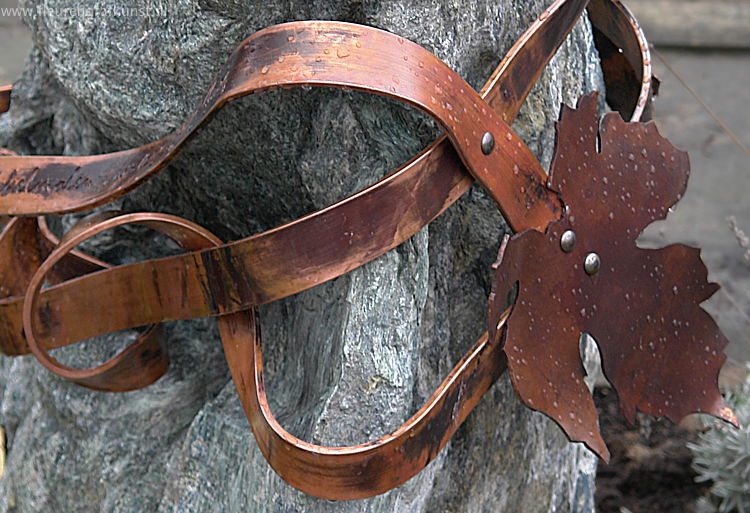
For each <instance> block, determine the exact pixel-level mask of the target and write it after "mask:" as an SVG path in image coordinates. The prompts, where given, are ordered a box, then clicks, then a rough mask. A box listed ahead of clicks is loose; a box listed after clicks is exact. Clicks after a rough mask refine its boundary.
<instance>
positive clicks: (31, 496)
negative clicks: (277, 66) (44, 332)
mask: <svg viewBox="0 0 750 513" xmlns="http://www.w3.org/2000/svg"><path fill="white" fill-rule="evenodd" d="M41 4H42V2H41V1H40V0H30V1H27V2H25V5H26V6H28V7H36V6H37V5H41ZM45 4H46V5H47V8H48V9H47V10H46V11H40V12H39V14H38V15H37V16H35V17H33V18H31V19H28V20H26V21H27V23H28V24H29V26H30V27H31V29H32V32H33V38H34V42H35V47H34V49H33V51H32V53H31V55H30V57H29V60H28V62H27V65H26V70H25V72H24V74H23V76H22V78H21V79H20V80H19V81H18V82H17V83H16V88H17V90H16V91H15V93H14V94H15V96H14V106H13V109H12V111H11V112H10V115H8V116H5V117H4V118H2V120H0V145H7V146H9V147H11V148H14V149H16V150H18V151H21V152H25V153H65V154H71V155H73V154H89V153H96V152H102V151H112V150H116V149H123V148H129V147H132V146H134V145H140V144H143V143H146V142H149V141H152V140H155V139H156V138H158V137H160V136H162V135H164V134H166V133H167V132H169V131H171V130H173V129H174V128H175V127H177V126H178V125H179V124H180V123H181V121H182V120H183V119H185V118H186V116H187V115H188V113H189V112H190V111H191V110H192V108H193V106H194V105H195V104H196V103H197V102H198V101H199V100H200V98H201V96H202V94H203V92H204V91H205V89H206V87H207V85H208V83H209V82H210V80H211V78H212V76H213V75H214V73H215V72H216V71H217V70H218V69H219V67H220V66H221V65H222V63H223V62H224V60H225V59H226V57H227V56H228V55H229V54H230V52H231V51H232V50H233V49H234V48H235V46H236V45H237V44H239V43H240V41H242V40H243V39H244V38H245V37H247V36H248V35H250V34H252V33H253V32H254V31H256V30H259V29H261V28H263V27H266V26H268V25H272V24H275V23H279V22H284V21H291V20H302V19H316V18H317V19H341V20H346V21H352V22H357V23H365V24H369V25H373V26H377V27H380V28H383V29H386V30H389V31H392V32H395V33H397V34H400V35H402V36H404V37H406V38H409V39H411V40H413V41H416V42H418V43H420V44H422V45H424V46H426V47H427V48H428V49H430V50H431V51H433V52H434V53H435V54H436V55H437V56H438V57H440V58H441V59H443V60H445V61H446V62H447V63H448V64H449V65H450V66H451V67H453V68H454V69H456V70H457V71H458V73H459V74H461V75H462V76H463V77H464V78H465V79H467V80H468V81H469V82H470V83H471V85H472V86H474V87H476V88H478V87H480V86H481V84H482V83H483V82H484V80H485V79H486V77H488V76H489V74H490V73H491V71H492V70H493V69H494V67H495V66H496V65H497V64H498V62H499V60H500V57H501V56H502V55H503V54H504V53H505V52H506V51H507V50H508V49H509V48H510V46H511V44H512V43H513V42H514V41H515V40H516V38H517V37H518V36H519V35H520V34H521V33H522V32H523V30H524V29H525V28H526V27H527V26H528V24H530V23H531V22H532V21H533V20H534V18H535V17H536V16H537V15H538V14H539V13H540V12H541V10H542V9H543V8H544V7H545V4H546V0H534V1H528V2H523V5H521V3H519V2H514V1H511V0H499V1H494V2H488V1H480V2H476V1H473V0H453V1H444V2H440V3H438V2H431V1H426V0H423V1H419V2H394V1H367V2H363V1H334V0H326V1H321V2H301V1H290V2H286V1H278V0H268V1H266V2H263V3H262V4H261V6H259V7H252V6H251V4H254V2H238V1H232V2H229V1H226V2H221V1H218V0H186V1H183V2H166V1H147V0H139V1H135V2H132V5H133V6H136V7H138V8H143V9H145V13H137V15H135V16H131V15H129V14H131V13H124V12H121V11H119V12H118V9H121V8H122V4H121V3H120V2H115V1H114V0H98V1H94V0H87V1H83V2H72V1H68V2H63V1H54V0H52V1H47V2H45ZM172 4H177V5H172ZM76 5H77V6H79V7H84V8H90V9H93V13H94V15H88V14H87V13H86V12H84V11H77V12H67V13H66V12H64V11H61V10H60V9H63V8H70V7H75V6H76ZM55 9H57V10H55ZM593 89H601V87H600V73H599V71H598V59H597V56H596V52H595V50H594V49H593V45H592V39H591V35H590V29H589V26H588V23H579V25H578V26H577V27H576V29H575V30H574V32H573V35H572V37H571V38H570V39H569V40H568V42H567V43H566V44H565V45H564V47H563V48H562V50H561V52H560V54H559V55H558V56H557V57H556V58H555V60H554V61H553V63H552V65H551V66H550V67H549V69H548V71H547V72H545V74H544V76H543V77H542V79H541V81H540V83H539V84H538V85H537V86H536V88H535V89H534V91H533V93H532V94H531V96H530V97H529V100H528V101H527V103H526V105H525V106H524V109H523V111H522V114H521V116H520V117H519V120H518V122H517V123H516V124H515V128H516V130H517V131H518V132H519V133H520V134H521V135H522V136H523V138H524V140H525V141H526V142H527V143H528V144H529V146H530V147H531V148H532V150H534V151H535V152H536V153H537V155H538V156H540V158H541V159H542V161H543V163H544V164H545V165H547V164H548V163H549V160H550V157H551V152H552V139H553V131H554V128H553V121H554V120H555V119H556V118H557V111H558V108H559V105H560V102H562V101H565V102H567V103H569V104H575V99H576V98H577V96H578V95H579V94H580V93H582V92H585V91H590V90H593ZM436 134H437V131H436V129H435V127H434V126H433V124H432V123H431V122H430V121H429V120H427V119H426V118H425V117H424V116H422V115H421V114H419V113H416V112H415V111H413V110H411V109H409V108H406V107H403V106H401V105H397V104H394V103H393V102H390V101H387V100H384V99H381V98H376V97H373V96H367V95H364V94H359V93H350V92H341V91H331V90H312V91H303V90H292V91H281V92H277V93H268V94H264V95H261V96H253V97H247V98H244V99H241V100H238V101H236V102H233V103H232V104H230V105H228V106H227V107H225V108H224V109H223V111H222V112H221V113H219V114H218V115H217V116H216V117H215V118H214V119H213V120H212V122H211V124H210V126H208V127H207V129H206V130H204V131H203V132H202V133H201V134H200V135H199V136H198V137H197V138H196V139H195V140H194V141H193V142H192V143H191V144H190V145H189V147H188V148H187V149H186V151H185V152H184V153H183V154H182V156H181V157H179V158H178V159H177V160H176V162H175V163H174V165H173V166H171V167H170V168H169V169H168V170H167V171H165V172H162V174H161V175H159V176H158V177H157V178H155V179H153V180H151V181H149V182H148V183H146V184H145V185H143V186H142V187H141V188H139V189H138V190H137V191H136V192H134V193H132V194H131V195H130V196H128V197H127V199H125V200H124V201H123V206H124V207H125V208H128V209H137V210H153V211H161V212H171V213H176V214H179V215H182V216H185V217H187V218H189V219H191V220H193V221H196V222H198V223H201V224H203V225H205V226H207V227H209V228H210V229H212V230H214V231H215V232H216V233H217V234H219V235H220V236H221V237H223V238H225V239H226V240H231V239H236V238H239V237H241V236H247V235H250V234H252V233H255V232H257V231H258V230H262V229H267V228H271V227H273V226H276V225H278V224H279V223H282V222H284V221H288V220H291V219H294V218H296V217H298V216H300V215H303V214H305V213H307V212H310V211H312V210H314V209H316V208H320V207H322V206H325V205H326V204H328V203H330V202H332V201H335V200H337V199H340V198H342V197H344V196H345V195H347V194H349V193H351V192H354V191H356V190H358V189H360V188H362V187H364V186H366V185H368V184H370V183H372V182H373V181H375V180H376V179H378V178H379V177H381V176H383V175H384V174H385V173H386V172H388V171H390V170H391V169H393V168H395V167H396V166H398V165H400V164H402V163H403V162H405V161H406V160H407V159H408V158H409V157H410V156H411V155H413V154H414V153H416V152H417V151H419V150H420V149H421V148H422V147H424V145H425V144H426V143H427V142H429V141H430V140H432V138H434V137H435V135H436ZM377 222H378V220H377V219H373V223H377ZM506 231H507V228H506V227H505V225H504V223H503V221H502V219H501V217H500V215H499V213H498V211H497V209H496V208H495V207H494V206H493V204H492V203H491V201H490V200H489V199H488V198H487V196H486V195H485V194H484V192H483V191H482V190H481V189H479V188H477V187H474V188H472V189H471V190H470V192H468V193H467V194H466V195H465V196H464V197H463V198H462V199H461V200H460V201H459V202H458V203H457V204H456V205H455V206H454V207H453V208H451V209H450V210H449V211H448V212H447V213H446V214H444V215H443V216H442V217H440V218H439V219H438V220H437V221H436V222H434V223H432V224H431V225H430V226H429V228H428V229H426V230H423V231H421V232H420V233H419V234H417V235H416V236H415V237H413V238H412V239H411V240H410V241H408V242H407V243H405V244H404V245H402V246H401V247H399V248H398V249H396V250H394V251H392V252H390V253H388V254H387V255H385V256H383V257H382V258H380V259H378V260H376V261H374V262H372V263H371V264H369V265H366V266H364V267H363V268H361V269H358V270H356V271H354V272H352V273H350V274H349V275H347V276H345V277H342V278H340V279H338V280H335V281H334V282H332V283H328V284H325V285H322V286H320V287H317V288H315V289H313V290H310V291H308V292H305V293H303V294H299V295H298V296H296V297H293V298H290V299H288V300H285V301H279V302H277V303H275V304H272V305H270V306H267V307H265V308H263V309H262V324H263V332H264V337H265V341H264V349H265V356H266V370H267V379H268V389H269V395H270V399H271V403H272V408H273V411H274V412H275V414H276V415H277V416H278V418H279V419H280V420H281V422H282V424H283V425H284V426H286V427H287V428H288V429H289V430H290V431H291V432H292V433H294V434H296V435H298V436H300V437H302V438H304V439H306V440H309V441H312V442H316V443H322V444H339V445H341V444H350V443H358V442H363V441H366V440H369V439H372V438H374V437H378V436H380V435H382V434H384V433H386V432H388V431H390V430H392V429H394V428H396V427H397V426H398V425H399V424H401V423H402V422H403V421H404V420H405V419H406V418H408V417H409V416H410V415H411V414H412V413H413V412H414V411H416V409H417V408H419V407H420V406H421V405H422V403H423V402H424V400H425V399H426V398H427V397H428V396H429V395H430V394H431V393H432V392H433V390H434V389H435V387H436V386H437V385H438V384H439V382H440V381H441V380H442V378H443V377H444V376H445V375H446V374H447V372H448V371H449V370H450V369H451V367H452V366H453V365H454V364H455V362H456V361H457V360H458V358H459V357H460V356H461V355H462V354H463V352H464V351H465V350H466V349H467V348H468V347H469V345H470V344H472V343H473V342H474V340H475V339H476V338H477V337H478V336H479V335H480V333H481V332H482V331H483V324H484V318H485V308H486V296H487V293H488V288H489V264H490V263H491V262H492V261H493V260H494V258H495V256H496V253H497V249H498V245H499V241H500V238H501V236H502V234H503V233H504V232H506ZM145 236H146V235H143V234H142V232H133V231H132V230H130V231H129V230H122V231H120V232H117V233H116V234H115V235H111V236H105V237H103V238H102V239H101V240H99V241H98V242H97V243H94V244H92V245H91V247H92V249H94V250H97V251H99V252H100V254H102V255H103V256H104V257H105V258H109V259H112V260H118V259H119V260H128V259H133V258H142V257H144V256H148V257H155V256H159V255H162V254H164V251H166V250H167V249H166V248H165V247H164V246H163V242H162V241H160V240H157V239H154V238H147V242H146V243H145V244H140V245H137V244H136V246H138V247H139V248H140V249H137V250H136V249H133V247H132V246H133V245H132V244H131V242H132V241H138V240H140V239H142V237H145ZM144 248H145V249H144ZM169 250H170V251H173V248H170V249H169ZM111 300H112V301H116V298H111ZM102 309H103V310H105V309H106V303H105V301H104V300H103V301H102ZM92 315H97V312H92ZM168 335H169V337H170V338H169V342H170V352H171V355H172V364H171V367H170V370H169V373H168V374H167V375H166V376H165V377H164V378H162V379H161V380H160V381H159V382H158V383H157V384H155V385H153V386H152V387H149V388H147V389H145V390H142V391H137V392H131V393H126V394H106V393H97V392H91V391H88V390H85V389H82V388H79V387H76V386H74V385H71V384H68V383H66V382H64V381H62V380H60V379H57V378H55V377H54V376H51V375H50V374H49V373H48V372H47V371H46V370H44V369H43V368H42V367H41V366H40V365H39V364H37V363H36V362H35V361H34V360H33V359H32V358H31V357H25V358H16V359H13V360H11V359H8V358H2V359H1V360H2V367H1V368H0V392H2V396H1V400H2V403H1V410H0V415H1V418H0V423H2V425H3V426H4V427H5V428H6V430H7V433H8V437H9V452H8V461H7V467H6V473H5V476H4V477H3V478H2V480H0V513H5V512H16V511H18V512H37V511H47V512H63V513H64V512H79V511H80V512H93V511H101V512H107V513H125V512H132V513H144V512H156V511H158V512H162V513H167V512H266V511H269V512H302V511H304V512H352V513H353V512H372V513H385V512H393V513H397V512H399V513H400V512H425V513H427V512H486V511H492V512H525V513H536V512H539V513H541V512H569V511H572V512H579V513H590V512H593V504H592V503H593V489H594V483H593V479H594V473H595V461H594V459H593V457H592V456H590V455H589V454H588V453H587V452H585V450H583V448H582V447H580V446H579V445H574V444H569V443H568V442H567V441H566V440H565V438H564V437H563V435H562V434H561V432H560V430H559V429H558V428H557V427H556V426H555V425H554V424H553V423H552V422H551V421H549V420H548V419H547V418H546V417H543V416H542V415H540V414H536V413H532V412H530V411H529V410H527V409H525V408H524V407H522V406H521V405H520V404H519V402H518V401H517V399H516V398H515V396H514V394H513V392H512V390H511V387H510V385H509V382H508V380H507V378H505V377H504V378H502V379H501V381H500V382H499V383H498V384H497V385H496V386H494V387H493V388H492V390H491V391H490V392H489V393H488V394H487V396H486V397H485V398H484V399H483V400H482V402H481V403H480V405H479V406H478V407H477V409H476V410H475V411H474V412H473V413H472V415H471V416H470V417H469V419H468V421H467V423H466V424H465V425H464V426H463V427H462V428H461V429H460V430H459V432H458V433H457V435H456V436H455V437H454V438H453V440H452V441H451V442H450V444H449V445H448V446H447V448H446V449H445V450H444V451H442V452H441V453H440V455H439V456H438V457H437V459H436V460H435V461H433V462H432V463H431V464H430V465H429V466H428V468H427V469H426V470H425V471H424V472H422V473H421V474H420V475H419V476H418V477H416V478H415V479H413V480H411V481H410V482H408V483H407V484H405V485H404V486H402V487H400V488H398V489H396V490H393V491H391V492H389V493H387V494H384V495H382V496H379V497H375V498H372V499H368V500H362V501H354V502H339V503H335V502H331V501H325V500H319V499H315V498H312V497H309V496H306V495H304V494H302V493H299V492H297V491H296V490H294V489H292V488H291V487H289V486H288V485H286V484H285V483H284V482H283V481H282V480H281V479H280V478H279V477H278V476H276V474H275V473H274V472H273V471H272V470H271V469H270V468H269V467H268V465H267V464H266V463H265V461H264V460H263V457H262V456H261V454H260V452H259V451H258V449H257V447H256V445H255V442H254V440H253V438H252V434H251V432H250V429H249V426H248V424H247V420H246V418H245V416H244V413H243V412H242V410H241V407H240V403H239V400H238V397H237V394H236V391H235V388H234V384H233V383H232V381H231V380H230V378H229V376H228V371H227V368H226V363H225V361H224V357H223V353H222V350H221V346H220V342H219V340H218V336H217V331H216V329H215V326H214V323H213V321H210V320H198V321H191V322H185V323H179V324H175V325H171V326H169V327H168ZM128 336H131V337H132V334H130V335H127V334H126V335H112V336H108V337H104V338H105V339H106V340H104V341H98V342H97V341H94V342H91V343H87V344H86V345H85V346H74V347H73V348H68V349H65V350H63V351H62V352H61V353H62V356H61V358H62V359H63V360H64V361H65V362H67V363H68V364H75V365H85V364H92V363H94V362H95V361H101V359H102V358H104V357H106V355H107V354H111V352H112V351H114V350H115V349H116V347H118V346H121V345H122V344H123V343H124V341H125V340H126V339H127V338H128Z"/></svg>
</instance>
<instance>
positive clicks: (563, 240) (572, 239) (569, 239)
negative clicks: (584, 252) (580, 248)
mask: <svg viewBox="0 0 750 513" xmlns="http://www.w3.org/2000/svg"><path fill="white" fill-rule="evenodd" d="M560 247H561V248H562V250H563V251H565V252H566V253H570V252H571V251H573V249H575V247H576V232H574V231H573V230H565V233H563V234H562V237H560Z"/></svg>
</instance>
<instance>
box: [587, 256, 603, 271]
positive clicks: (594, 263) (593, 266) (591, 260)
mask: <svg viewBox="0 0 750 513" xmlns="http://www.w3.org/2000/svg"><path fill="white" fill-rule="evenodd" d="M601 264H602V262H601V260H600V259H599V255H597V254H596V253H589V254H588V255H586V260H584V261H583V268H584V269H585V271H586V274H596V273H598V272H599V267H600V266H601Z"/></svg>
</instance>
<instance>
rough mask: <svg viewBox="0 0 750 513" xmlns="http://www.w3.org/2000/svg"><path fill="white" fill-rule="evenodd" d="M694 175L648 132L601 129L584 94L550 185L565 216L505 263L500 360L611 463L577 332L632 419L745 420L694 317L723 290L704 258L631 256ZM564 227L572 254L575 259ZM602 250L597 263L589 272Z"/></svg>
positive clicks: (505, 251) (717, 349) (563, 123)
mask: <svg viewBox="0 0 750 513" xmlns="http://www.w3.org/2000/svg"><path fill="white" fill-rule="evenodd" d="M597 140H598V141H599V142H597ZM598 146H599V147H600V148H598ZM688 173H689V163H688V158H687V154H686V153H684V152H682V151H679V150H677V149H675V148H674V147H673V146H672V145H671V144H670V143H669V141H667V140H666V139H665V138H663V137H662V136H661V135H660V134H659V133H658V132H657V130H656V126H655V125H654V124H653V123H625V122H624V121H623V120H622V118H621V117H620V116H619V115H618V114H614V113H610V114H607V115H606V116H604V118H603V120H602V123H601V126H600V127H599V126H598V123H597V116H596V96H595V95H588V96H585V97H583V98H582V99H581V100H580V101H579V105H578V108H577V109H570V108H567V107H563V111H562V114H561V117H560V121H559V123H558V126H557V139H556V150H555V158H554V160H553V163H552V172H551V175H550V179H549V185H550V187H551V188H552V189H554V190H556V191H558V192H559V193H560V195H561V197H562V199H563V202H564V204H565V205H566V207H567V208H568V209H569V210H568V211H567V213H566V215H565V216H564V217H563V218H562V219H561V220H560V221H556V222H554V223H551V224H550V226H549V227H548V228H547V230H546V232H545V233H541V232H538V231H534V230H528V231H525V232H523V233H520V234H517V235H515V236H513V237H512V238H510V239H508V238H506V240H505V241H504V244H503V247H502V248H501V251H500V258H499V261H498V263H497V264H496V274H495V279H494V283H493V291H492V296H491V300H490V312H489V317H488V319H489V327H490V333H493V332H495V334H496V335H497V333H496V331H497V330H496V325H497V322H498V320H499V314H500V312H501V311H502V310H504V309H505V307H506V306H507V305H508V304H511V303H513V302H514V308H513V312H512V314H511V316H510V319H509V320H508V323H507V324H508V333H507V339H506V343H505V348H504V350H505V353H506V355H507V357H508V368H509V371H510V375H511V380H512V382H513V386H514V388H515V390H516V392H517V393H518V395H519V396H520V398H521V400H522V401H523V402H524V403H525V404H526V405H528V406H529V407H531V408H533V409H535V410H538V411H541V412H543V413H545V414H547V415H549V416H550V417H551V418H552V419H554V420H555V421H556V422H557V423H558V424H559V425H560V426H561V427H562V428H563V430H564V431H565V433H566V434H567V435H568V437H569V438H570V439H571V440H575V441H581V442H584V443H585V444H586V445H587V446H588V447H590V448H591V449H592V450H594V451H595V452H596V453H597V454H598V455H599V456H600V457H602V458H603V459H605V460H607V459H608V458H609V452H608V450H607V447H606V445H605V443H604V441H603V440H602V437H601V435H600V433H599V430H598V427H597V415H596V409H595V407H594V403H593V400H592V398H591V393H590V392H589V390H588V388H587V386H586V384H585V383H584V381H583V377H584V375H585V371H584V369H583V366H582V363H581V358H580V354H579V337H580V335H581V333H588V334H590V335H591V336H592V337H594V338H595V339H596V342H597V344H598V346H599V350H600V352H601V355H602V368H603V371H604V373H605V375H606V377H607V379H608V380H609V381H610V383H612V385H613V386H614V388H615V390H616V391H617V394H618V397H619V400H620V406H621V408H622V411H623V414H624V415H625V417H626V418H627V419H628V420H629V421H630V422H633V421H634V419H635V413H636V410H641V411H643V412H647V413H650V414H653V415H657V416H666V417H668V418H670V419H671V420H672V421H675V422H677V421H679V420H680V419H681V418H682V417H684V416H685V415H686V414H688V413H691V412H704V413H710V414H713V415H716V416H717V417H720V418H722V419H724V420H727V421H729V422H731V423H733V424H736V422H737V421H736V418H735V416H734V414H733V412H732V411H731V410H730V409H729V408H727V407H726V405H725V404H724V402H723V400H722V398H721V395H720V394H719V391H718V387H717V378H718V374H719V369H720V368H721V366H722V364H723V363H724V360H725V358H726V357H725V355H724V353H723V348H724V347H725V346H726V345H727V340H726V339H725V338H724V336H723V335H722V334H721V332H720V331H719V329H718V327H717V326H716V324H715V322H714V321H713V319H711V317H710V316H709V315H708V314H707V313H706V312H705V311H704V310H703V309H702V308H701V307H700V306H699V305H700V303H701V302H702V301H705V300H706V299H708V298H709V297H710V296H711V295H712V294H713V293H714V292H716V290H717V289H718V285H716V284H713V283H708V281H707V279H706V278H707V271H706V267H705V265H704V264H703V262H702V261H701V259H700V251H699V250H698V249H697V248H691V247H688V246H685V245H681V244H673V245H670V246H668V247H665V248H661V249H642V248H639V247H638V246H637V245H636V238H637V237H638V235H639V234H640V233H641V231H642V230H643V229H644V228H645V227H646V226H648V225H649V224H650V223H651V222H653V221H655V220H657V219H663V218H664V217H666V215H667V212H668V209H669V207H671V206H672V205H673V204H674V203H676V202H677V200H679V199H680V197H681V196H682V194H683V192H684V190H685V186H686V184H687V177H688ZM568 230H572V231H573V232H574V233H575V235H576V237H575V238H576V244H575V247H574V248H572V249H570V246H568V248H567V249H569V250H570V251H569V252H566V251H565V250H564V249H563V247H562V245H561V238H562V236H563V234H564V233H565V232H566V231H568ZM593 253H595V254H596V255H597V256H598V257H599V261H600V265H599V269H598V272H595V273H594V274H589V273H590V272H591V271H593V269H592V268H591V267H589V269H588V270H589V272H587V270H586V268H585V267H586V266H585V261H586V259H587V257H589V255H591V254H593ZM589 259H593V257H589ZM513 296H515V297H513Z"/></svg>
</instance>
